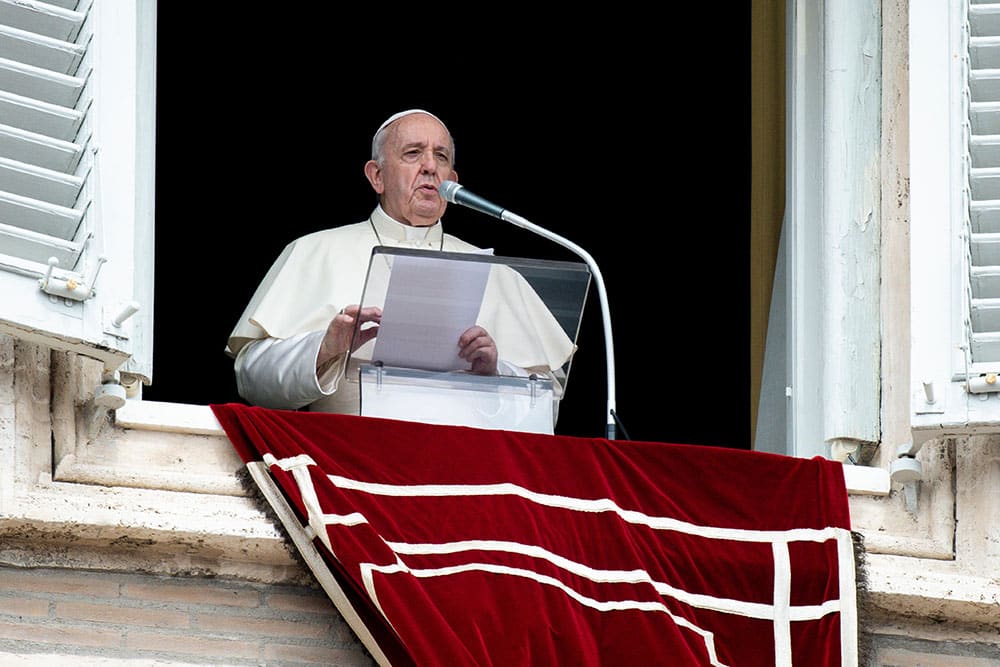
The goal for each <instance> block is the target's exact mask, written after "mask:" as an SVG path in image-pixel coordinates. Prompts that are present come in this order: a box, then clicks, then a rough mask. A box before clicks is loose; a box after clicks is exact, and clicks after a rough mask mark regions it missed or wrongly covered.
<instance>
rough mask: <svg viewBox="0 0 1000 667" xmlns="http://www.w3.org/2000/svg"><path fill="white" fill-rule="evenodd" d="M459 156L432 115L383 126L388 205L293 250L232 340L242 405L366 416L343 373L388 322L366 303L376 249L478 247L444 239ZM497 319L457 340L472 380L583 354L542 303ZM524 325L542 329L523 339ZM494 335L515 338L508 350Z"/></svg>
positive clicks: (377, 177) (379, 139) (383, 199)
mask: <svg viewBox="0 0 1000 667" xmlns="http://www.w3.org/2000/svg"><path fill="white" fill-rule="evenodd" d="M454 155H455V146H454V141H453V140H452V137H451V133H450V132H449V131H448V128H447V127H445V125H444V123H443V122H441V120H440V119H439V118H438V117H437V116H435V115H434V114H432V113H430V112H428V111H424V110H422V109H409V110H406V111H401V112H399V113H396V114H394V115H392V116H390V117H389V118H388V119H386V121H385V122H383V123H382V125H381V126H379V128H378V130H376V132H375V135H374V137H373V139H372V154H371V159H370V160H369V161H368V162H367V163H366V164H365V167H364V172H365V176H366V177H367V178H368V181H369V183H370V184H371V186H372V188H373V189H374V190H375V192H376V193H377V194H378V197H379V204H378V206H376V208H375V210H374V211H373V212H372V214H371V215H370V216H369V217H368V219H367V220H364V221H362V222H358V223H355V224H348V225H344V226H341V227H334V228H331V229H326V230H323V231H319V232H314V233H312V234H308V235H306V236H303V237H301V238H299V239H297V240H295V241H293V242H291V243H290V244H288V246H286V247H285V249H284V250H283V251H282V253H281V255H280V256H279V257H278V259H277V260H276V261H275V262H274V264H273V265H272V267H271V269H270V270H269V271H268V273H267V275H266V276H265V278H264V280H263V281H262V283H261V285H260V286H259V287H258V289H257V291H256V293H255V294H254V296H253V298H252V299H251V301H250V303H249V305H248V306H247V308H246V309H245V311H244V313H243V315H242V317H241V318H240V320H239V322H238V323H237V325H236V327H235V328H234V330H233V332H232V334H231V335H230V337H229V342H228V345H227V346H226V353H227V354H228V355H229V356H231V357H233V358H234V359H235V364H234V366H235V371H236V381H237V388H238V390H239V393H240V395H241V396H242V397H243V398H245V399H246V400H247V401H249V402H250V403H252V404H254V405H260V406H263V407H270V408H284V409H298V408H307V409H310V410H319V411H323V412H338V413H346V414H358V411H359V394H358V391H359V390H358V385H357V383H353V382H346V381H345V376H346V375H348V374H349V373H352V372H353V371H354V370H355V369H349V368H348V364H347V361H348V359H349V358H350V359H352V360H354V359H353V357H354V356H356V355H352V354H351V352H352V349H351V346H352V338H354V340H353V351H357V350H359V349H360V348H362V346H365V345H366V344H368V343H370V342H371V341H372V339H373V338H374V337H375V336H376V335H377V333H378V323H379V322H380V320H381V316H382V311H381V308H380V307H378V306H373V305H366V306H365V307H362V305H360V304H359V301H360V299H361V296H362V291H363V289H364V281H365V276H366V275H367V272H368V263H369V260H370V258H371V254H372V249H373V248H374V247H375V246H388V247H402V248H416V249H425V250H439V251H450V252H479V251H480V249H478V248H476V247H475V246H473V245H471V244H468V243H466V242H464V241H462V240H460V239H458V238H456V237H454V236H452V235H450V234H445V233H444V229H443V225H442V222H441V216H442V214H443V213H444V211H445V208H446V207H447V202H446V201H445V200H444V199H443V198H442V197H441V195H440V194H439V191H438V187H439V186H440V185H441V183H442V181H445V180H452V181H457V180H458V174H457V173H456V172H455V169H454ZM491 282H496V281H492V278H491ZM489 312H493V313H501V314H500V315H498V316H496V317H491V318H486V319H489V322H487V321H478V322H477V324H476V325H475V326H472V327H470V328H469V329H467V330H466V331H465V332H464V333H463V334H461V336H460V337H459V339H458V340H457V341H456V345H457V349H458V355H459V357H461V358H462V359H464V360H466V361H467V362H468V364H469V370H470V371H471V372H472V373H476V374H480V375H495V374H497V373H501V374H508V373H509V374H516V375H522V374H525V373H527V372H539V373H545V374H552V373H555V372H556V371H558V369H559V368H560V367H561V366H562V365H563V364H564V363H565V362H566V361H567V360H568V359H569V358H570V356H571V355H572V354H573V352H574V351H575V345H574V344H573V341H571V340H570V339H569V338H568V337H567V336H566V334H565V333H563V331H562V329H560V328H559V326H558V324H557V323H555V321H554V319H552V316H551V314H550V313H548V311H547V309H545V307H544V304H541V302H540V300H539V302H537V303H533V302H529V303H528V304H527V305H526V304H525V303H523V302H519V304H518V305H517V307H516V308H495V307H493V308H490V309H489ZM502 313H506V314H505V315H504V314H502ZM525 318H532V319H533V320H536V321H537V320H541V321H543V322H544V326H542V327H538V326H537V324H535V325H534V326H532V327H531V328H532V334H531V335H530V336H523V335H518V334H517V333H515V332H517V329H518V327H517V324H518V322H523V320H524V319H525ZM368 323H371V324H368ZM361 325H366V326H364V327H363V328H359V329H358V331H359V334H358V335H357V336H356V337H355V336H354V333H355V330H356V327H360V326H361ZM488 327H489V328H488ZM491 329H492V330H493V331H494V332H496V331H506V332H508V333H505V334H504V337H505V338H506V340H503V341H502V345H501V351H500V352H498V345H497V342H496V340H495V339H494V336H493V335H491ZM539 330H541V331H543V332H544V333H542V334H538V333H537V331H539Z"/></svg>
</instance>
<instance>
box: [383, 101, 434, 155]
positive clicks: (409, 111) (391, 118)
mask: <svg viewBox="0 0 1000 667" xmlns="http://www.w3.org/2000/svg"><path fill="white" fill-rule="evenodd" d="M415 113H422V114H425V115H428V116H430V117H431V118H433V119H434V120H436V121H437V122H439V123H441V124H442V125H444V121H443V120H441V119H440V118H438V117H437V116H435V115H434V114H432V113H431V112H430V111H424V110H423V109H407V110H406V111H399V112H397V113H394V114H392V115H391V116H389V117H388V118H386V119H385V121H383V123H382V124H381V125H379V126H378V129H377V130H375V134H373V135H372V158H374V157H375V138H376V137H377V136H378V133H379V132H381V131H382V130H384V129H385V128H387V127H389V125H391V124H392V123H394V122H396V121H397V120H399V119H400V118H402V117H403V116H411V115H413V114H415Z"/></svg>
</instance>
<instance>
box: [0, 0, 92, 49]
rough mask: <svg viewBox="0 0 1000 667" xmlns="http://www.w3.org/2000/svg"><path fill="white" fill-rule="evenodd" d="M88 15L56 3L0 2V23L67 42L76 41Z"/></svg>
mask: <svg viewBox="0 0 1000 667" xmlns="http://www.w3.org/2000/svg"><path fill="white" fill-rule="evenodd" d="M84 18H86V15H85V14H84V13H82V12H78V11H75V10H72V9H67V8H65V7H60V6H59V5H58V4H55V3H48V2H38V1H36V0H0V23H3V24H4V25H9V26H11V27H14V28H18V29H19V30H25V31H27V32H34V33H38V34H39V35H45V36H46V37H52V38H55V39H61V40H64V41H67V42H72V41H75V40H76V36H77V34H78V33H79V31H80V26H81V25H83V20H84Z"/></svg>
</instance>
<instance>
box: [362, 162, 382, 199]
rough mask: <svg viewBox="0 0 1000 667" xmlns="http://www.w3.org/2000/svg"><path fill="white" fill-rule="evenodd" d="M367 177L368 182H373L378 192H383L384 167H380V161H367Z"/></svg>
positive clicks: (373, 186) (374, 188) (373, 187)
mask: <svg viewBox="0 0 1000 667" xmlns="http://www.w3.org/2000/svg"><path fill="white" fill-rule="evenodd" d="M365 178H367V179H368V182H369V183H371V184H372V189H373V190H375V192H377V193H378V194H382V192H383V191H384V190H385V184H384V183H382V169H381V168H379V166H378V162H376V161H375V160H368V162H366V163H365Z"/></svg>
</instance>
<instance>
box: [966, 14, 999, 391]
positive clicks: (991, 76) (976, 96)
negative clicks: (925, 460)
mask: <svg viewBox="0 0 1000 667" xmlns="http://www.w3.org/2000/svg"><path fill="white" fill-rule="evenodd" d="M968 17H969V22H968V30H969V61H968V62H969V86H968V93H967V94H968V103H969V138H968V140H969V143H968V145H969V155H968V159H969V167H970V169H969V191H968V194H969V219H968V225H969V229H968V232H969V233H968V239H969V254H968V263H969V281H968V295H969V317H968V325H969V327H970V331H969V337H970V355H971V360H972V363H973V367H972V369H971V370H972V371H973V372H977V373H979V372H996V371H998V370H1000V4H975V3H973V4H970V5H969V10H968Z"/></svg>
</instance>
